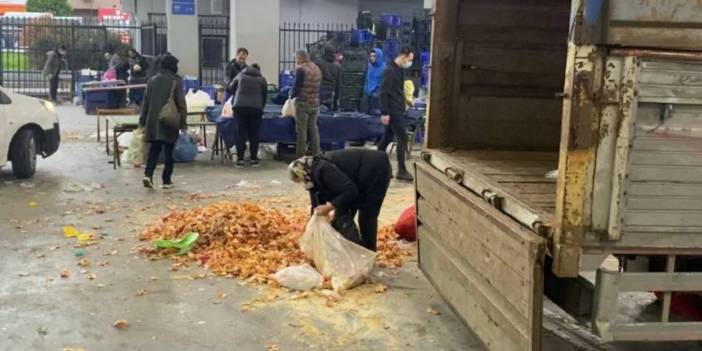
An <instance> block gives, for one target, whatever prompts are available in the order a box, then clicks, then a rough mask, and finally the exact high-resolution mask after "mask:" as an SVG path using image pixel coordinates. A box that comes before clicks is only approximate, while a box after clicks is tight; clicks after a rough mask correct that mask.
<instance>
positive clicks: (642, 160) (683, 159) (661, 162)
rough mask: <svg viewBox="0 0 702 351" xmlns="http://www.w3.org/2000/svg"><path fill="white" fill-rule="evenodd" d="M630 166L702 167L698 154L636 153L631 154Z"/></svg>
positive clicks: (701, 160)
mask: <svg viewBox="0 0 702 351" xmlns="http://www.w3.org/2000/svg"><path fill="white" fill-rule="evenodd" d="M631 164H632V165H637V166H698V167H702V157H701V156H700V152H691V151H688V152H684V151H683V152H675V151H673V152H666V151H648V152H644V151H637V150H634V152H633V153H632V154H631Z"/></svg>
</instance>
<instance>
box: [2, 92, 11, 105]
mask: <svg viewBox="0 0 702 351" xmlns="http://www.w3.org/2000/svg"><path fill="white" fill-rule="evenodd" d="M10 103H12V99H10V97H9V96H7V95H5V93H4V92H2V91H0V105H7V104H10Z"/></svg>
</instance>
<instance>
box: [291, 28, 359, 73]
mask: <svg viewBox="0 0 702 351" xmlns="http://www.w3.org/2000/svg"><path fill="white" fill-rule="evenodd" d="M352 29H353V26H352V25H350V24H343V23H330V24H322V23H283V24H282V25H281V26H280V27H279V33H278V72H282V71H284V70H293V69H294V68H295V51H297V50H299V49H307V46H308V45H310V44H314V43H317V42H319V41H320V40H321V39H331V37H332V36H333V33H336V32H350V31H351V30H352Z"/></svg>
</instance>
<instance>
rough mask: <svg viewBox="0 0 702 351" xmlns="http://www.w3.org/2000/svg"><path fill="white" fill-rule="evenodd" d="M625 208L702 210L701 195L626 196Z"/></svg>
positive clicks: (630, 209) (634, 209)
mask: <svg viewBox="0 0 702 351" xmlns="http://www.w3.org/2000/svg"><path fill="white" fill-rule="evenodd" d="M626 205H627V210H629V211H632V210H633V211H636V210H663V211H672V210H681V211H688V210H690V211H694V210H698V211H700V210H702V196H697V197H695V196H685V197H683V196H669V195H668V196H628V197H627V203H626Z"/></svg>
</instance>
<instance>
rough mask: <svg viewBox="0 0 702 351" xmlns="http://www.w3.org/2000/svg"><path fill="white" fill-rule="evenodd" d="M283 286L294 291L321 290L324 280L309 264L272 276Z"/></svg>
mask: <svg viewBox="0 0 702 351" xmlns="http://www.w3.org/2000/svg"><path fill="white" fill-rule="evenodd" d="M272 278H273V279H275V281H277V282H278V284H280V285H281V286H284V287H286V288H288V289H293V290H300V291H305V290H311V289H314V288H321V287H322V283H323V282H324V278H323V277H322V275H321V274H319V272H317V271H316V270H315V269H314V268H313V267H312V266H310V265H309V264H307V263H305V264H300V265H296V266H290V267H285V268H283V269H281V270H279V271H278V272H276V273H275V274H273V276H272Z"/></svg>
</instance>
